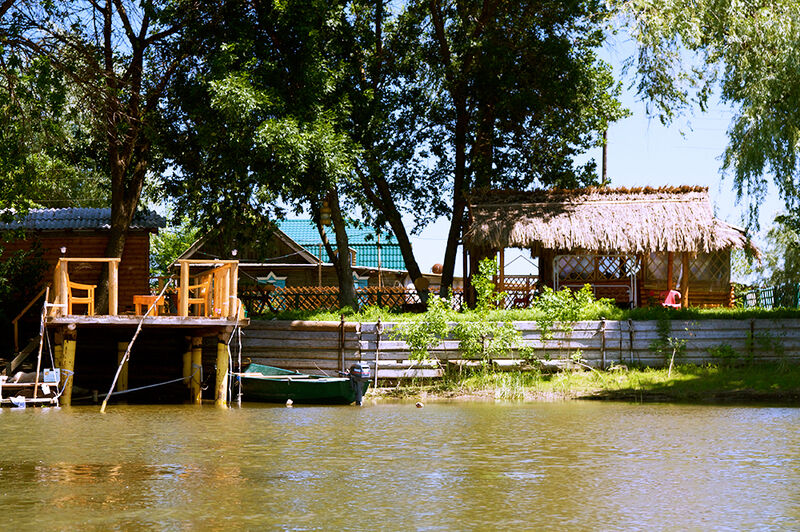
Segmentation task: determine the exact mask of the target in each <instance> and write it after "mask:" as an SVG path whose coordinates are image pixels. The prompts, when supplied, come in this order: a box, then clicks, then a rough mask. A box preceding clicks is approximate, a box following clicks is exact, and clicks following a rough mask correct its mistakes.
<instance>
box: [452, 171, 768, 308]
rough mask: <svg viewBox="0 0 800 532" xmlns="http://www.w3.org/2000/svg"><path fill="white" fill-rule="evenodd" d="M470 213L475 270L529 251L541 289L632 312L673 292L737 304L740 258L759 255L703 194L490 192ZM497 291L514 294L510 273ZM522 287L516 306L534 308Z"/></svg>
mask: <svg viewBox="0 0 800 532" xmlns="http://www.w3.org/2000/svg"><path fill="white" fill-rule="evenodd" d="M469 212H470V226H469V229H468V230H467V231H466V232H465V234H464V244H465V248H466V249H467V250H468V252H469V253H470V254H471V255H472V257H473V258H472V260H471V263H473V264H474V263H476V262H477V260H476V259H479V258H480V257H487V256H492V255H494V254H497V253H500V255H501V257H502V256H503V252H504V250H505V249H506V248H521V249H529V250H530V252H531V256H532V257H534V258H536V259H538V265H539V271H538V281H539V282H540V283H541V284H543V285H545V286H550V287H551V288H553V289H555V290H558V289H559V288H564V287H568V288H571V289H579V288H580V287H582V286H583V285H584V284H589V285H591V286H592V288H593V291H594V293H595V295H596V296H597V297H608V298H611V299H614V300H615V301H617V303H618V304H621V305H625V306H637V305H648V304H661V303H662V302H663V300H664V296H665V294H668V293H669V292H670V291H673V292H674V291H677V292H679V293H680V296H681V297H680V303H681V305H682V306H684V307H686V306H688V305H689V303H690V301H691V304H692V305H693V306H724V305H731V304H732V296H731V293H732V292H731V284H730V252H731V250H732V249H747V250H749V252H751V253H753V254H754V255H755V256H758V254H759V252H758V249H756V248H755V246H753V244H752V243H751V242H750V240H749V237H748V236H747V234H746V232H745V231H744V230H743V229H740V228H737V227H734V226H731V225H729V224H726V223H725V222H722V221H720V220H717V219H715V218H714V217H713V213H712V209H711V203H710V200H709V198H708V189H707V188H704V187H688V186H687V187H662V188H649V187H648V188H638V189H626V188H613V189H612V188H587V189H576V190H537V191H532V192H520V191H490V192H484V193H482V194H481V195H480V197H476V198H473V200H472V201H470V205H469ZM501 265H502V259H501ZM496 284H497V286H498V289H499V290H504V289H506V287H509V286H513V284H512V283H511V282H508V281H507V280H506V278H505V276H504V274H503V272H502V271H501V272H500V276H499V277H498V279H497V282H496ZM528 286H530V285H528ZM514 289H515V293H514V298H515V303H516V302H525V301H528V300H530V297H531V293H530V290H528V289H527V287H526V289H524V290H523V289H521V287H519V286H514ZM690 292H691V294H690ZM690 295H691V297H690ZM514 306H519V305H514Z"/></svg>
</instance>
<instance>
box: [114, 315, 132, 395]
mask: <svg viewBox="0 0 800 532" xmlns="http://www.w3.org/2000/svg"><path fill="white" fill-rule="evenodd" d="M109 305H110V304H109ZM109 311H110V309H109ZM127 350H128V342H117V364H121V363H122V359H123V358H125V352H126V351H127ZM127 389H128V361H127V360H126V361H125V364H123V366H122V369H121V370H120V372H119V379H117V391H118V392H124V391H125V390H127Z"/></svg>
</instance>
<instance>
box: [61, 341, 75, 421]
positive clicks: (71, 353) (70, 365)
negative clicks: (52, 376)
mask: <svg viewBox="0 0 800 532" xmlns="http://www.w3.org/2000/svg"><path fill="white" fill-rule="evenodd" d="M76 345H77V341H76V339H75V336H74V335H70V336H69V337H67V338H64V351H63V356H62V359H63V360H62V364H61V370H62V374H61V382H62V387H63V390H64V391H63V393H62V394H61V401H60V402H61V405H62V406H70V405H72V383H73V376H74V375H73V373H74V371H75V350H76Z"/></svg>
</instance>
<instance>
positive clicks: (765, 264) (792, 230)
mask: <svg viewBox="0 0 800 532" xmlns="http://www.w3.org/2000/svg"><path fill="white" fill-rule="evenodd" d="M766 240H767V245H766V246H765V247H764V249H763V255H762V259H761V260H762V264H761V270H760V271H761V272H762V273H761V276H760V279H759V281H760V282H761V284H762V285H764V286H775V285H782V284H787V283H797V282H800V228H798V227H797V221H796V220H795V219H793V218H791V217H787V216H785V215H784V216H777V217H776V218H775V221H774V223H773V225H772V227H771V228H770V229H769V231H768V232H767V239H766Z"/></svg>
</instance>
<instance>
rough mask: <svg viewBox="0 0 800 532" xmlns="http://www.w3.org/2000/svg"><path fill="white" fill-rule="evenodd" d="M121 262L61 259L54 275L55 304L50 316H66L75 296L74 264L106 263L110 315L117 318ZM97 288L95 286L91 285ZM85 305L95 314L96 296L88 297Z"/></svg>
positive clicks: (107, 259)
mask: <svg viewBox="0 0 800 532" xmlns="http://www.w3.org/2000/svg"><path fill="white" fill-rule="evenodd" d="M119 261H120V259H110V258H63V257H62V258H60V259H58V263H57V264H56V269H55V272H54V274H53V294H54V298H53V302H52V304H51V305H50V312H49V315H50V316H66V315H67V314H68V312H69V308H70V303H71V302H73V300H74V299H75V296H74V295H73V294H72V290H71V289H70V278H69V265H70V264H72V263H105V264H108V315H109V316H116V315H117V310H118V305H119ZM91 286H92V287H93V288H96V286H95V285H91ZM83 304H86V305H88V306H89V308H90V312H89V314H93V313H94V295H93V293H92V295H91V296H87V298H85V301H84V302H83Z"/></svg>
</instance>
